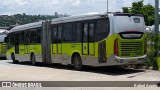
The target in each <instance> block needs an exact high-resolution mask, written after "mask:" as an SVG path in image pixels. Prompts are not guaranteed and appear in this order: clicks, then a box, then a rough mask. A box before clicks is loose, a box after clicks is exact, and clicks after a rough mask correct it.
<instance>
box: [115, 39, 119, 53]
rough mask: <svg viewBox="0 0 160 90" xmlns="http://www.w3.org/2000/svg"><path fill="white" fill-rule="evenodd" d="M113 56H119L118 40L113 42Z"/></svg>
mask: <svg viewBox="0 0 160 90" xmlns="http://www.w3.org/2000/svg"><path fill="white" fill-rule="evenodd" d="M114 54H115V55H116V56H119V52H118V39H116V40H115V41H114Z"/></svg>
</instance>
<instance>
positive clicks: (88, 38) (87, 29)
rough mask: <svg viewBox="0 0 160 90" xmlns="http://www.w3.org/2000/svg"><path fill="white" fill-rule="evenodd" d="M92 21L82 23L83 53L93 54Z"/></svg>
mask: <svg viewBox="0 0 160 90" xmlns="http://www.w3.org/2000/svg"><path fill="white" fill-rule="evenodd" d="M94 27H95V25H94V23H85V24H83V37H82V38H83V40H82V41H83V42H82V48H83V49H82V52H83V55H94V54H95V50H94V49H95V48H94V47H95V46H94V32H95V31H94V30H95V29H94Z"/></svg>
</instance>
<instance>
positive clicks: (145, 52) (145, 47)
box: [144, 39, 147, 54]
mask: <svg viewBox="0 0 160 90" xmlns="http://www.w3.org/2000/svg"><path fill="white" fill-rule="evenodd" d="M144 54H147V39H145V41H144Z"/></svg>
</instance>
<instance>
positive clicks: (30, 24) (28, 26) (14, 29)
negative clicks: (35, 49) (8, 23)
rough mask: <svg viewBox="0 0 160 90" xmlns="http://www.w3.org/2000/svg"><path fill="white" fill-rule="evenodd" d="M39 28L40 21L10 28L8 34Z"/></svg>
mask: <svg viewBox="0 0 160 90" xmlns="http://www.w3.org/2000/svg"><path fill="white" fill-rule="evenodd" d="M41 26H42V21H40V22H34V23H29V24H24V25H19V26H16V27H14V28H12V29H11V30H10V31H9V33H12V32H18V31H23V30H26V29H32V28H37V27H41Z"/></svg>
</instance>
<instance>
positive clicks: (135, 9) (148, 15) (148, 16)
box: [122, 0, 155, 26]
mask: <svg viewBox="0 0 160 90" xmlns="http://www.w3.org/2000/svg"><path fill="white" fill-rule="evenodd" d="M143 2H144V0H142V1H138V2H133V3H132V7H130V8H128V7H123V8H122V9H123V12H124V13H135V14H142V15H143V16H144V20H145V22H146V25H147V26H150V25H153V24H154V10H155V8H154V7H153V6H152V5H150V4H148V5H144V4H143Z"/></svg>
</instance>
